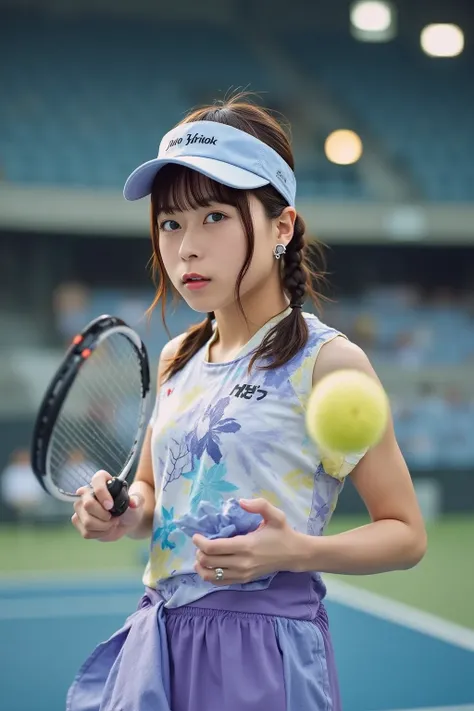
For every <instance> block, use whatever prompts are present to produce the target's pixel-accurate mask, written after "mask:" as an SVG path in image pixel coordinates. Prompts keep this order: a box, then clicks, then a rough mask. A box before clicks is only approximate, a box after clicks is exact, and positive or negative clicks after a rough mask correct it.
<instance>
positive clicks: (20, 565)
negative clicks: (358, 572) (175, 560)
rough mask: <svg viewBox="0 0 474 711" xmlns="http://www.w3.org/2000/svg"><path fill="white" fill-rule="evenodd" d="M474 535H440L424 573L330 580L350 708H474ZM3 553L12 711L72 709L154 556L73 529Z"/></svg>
mask: <svg viewBox="0 0 474 711" xmlns="http://www.w3.org/2000/svg"><path fill="white" fill-rule="evenodd" d="M353 523H355V521H352V520H351V521H349V520H345V519H343V520H342V521H339V523H337V522H336V523H335V524H334V527H333V530H336V527H337V526H339V527H341V528H346V527H347V526H348V525H349V524H351V525H352V524H353ZM71 528H72V527H71ZM472 528H473V523H472V522H469V523H468V522H467V521H462V520H457V519H453V520H449V519H447V520H446V521H444V522H442V523H439V524H437V525H436V526H435V527H433V528H432V529H431V536H430V538H431V546H430V551H429V553H428V555H427V556H426V561H424V562H423V564H422V565H421V566H420V567H419V569H415V570H413V571H408V572H406V573H393V574H392V573H390V574H388V575H386V576H374V577H371V578H366V579H364V580H361V579H357V580H355V581H349V582H350V583H351V584H348V579H347V578H345V579H344V580H343V581H341V579H340V578H337V579H335V578H332V577H330V578H327V584H328V590H329V595H328V602H327V606H328V611H329V615H330V620H331V626H332V632H333V638H334V644H335V648H336V655H337V659H338V664H339V670H340V678H341V686H342V694H343V703H344V705H343V708H344V711H408V710H409V711H411V710H412V709H418V710H421V709H423V711H428V710H429V711H433V710H434V709H436V710H437V711H438V710H439V711H441V710H442V711H474V620H473V607H474V605H473V600H474V596H473V595H472V578H473V576H472V572H470V571H471V568H470V567H469V560H470V558H469V555H470V553H469V549H470V546H471V543H470V542H472V540H473V536H472V533H473V530H472ZM71 534H72V535H71ZM15 541H16V543H15ZM456 541H457V545H455V542H456ZM0 544H1V545H0V563H1V569H2V571H3V572H4V573H5V572H6V571H10V572H9V574H8V575H4V577H3V578H2V579H1V581H0V668H1V669H2V691H3V702H2V709H5V711H43V709H44V710H45V711H62V710H63V709H64V697H65V692H66V689H67V687H68V685H69V683H70V681H71V679H72V678H73V676H74V674H75V672H76V670H77V668H78V666H79V665H80V664H81V662H82V661H83V660H84V658H85V657H86V656H87V654H88V653H89V651H90V650H91V649H92V647H93V646H94V645H95V644H96V643H97V642H99V641H101V640H102V639H104V638H105V637H107V636H108V635H109V634H110V633H111V632H113V631H114V630H115V629H116V628H117V627H119V626H120V625H121V624H122V622H123V620H124V618H125V617H126V616H127V615H128V614H130V613H131V612H132V611H133V610H134V609H135V606H136V603H137V600H138V598H139V597H140V595H141V591H142V589H141V586H140V570H141V562H140V560H139V558H140V556H141V555H142V551H143V549H142V547H141V544H138V545H137V542H136V541H124V544H125V545H124V546H116V545H113V546H103V545H101V544H97V545H96V544H95V543H91V542H90V541H82V540H81V539H80V538H79V537H77V536H75V535H74V532H73V531H71V532H70V530H69V528H65V529H59V530H56V531H55V532H51V531H47V530H41V529H40V530H38V531H37V532H36V533H35V534H34V535H33V532H29V533H28V532H25V531H23V532H22V533H21V534H20V535H18V534H13V533H12V534H11V535H10V536H9V535H8V533H7V531H6V529H4V531H3V532H2V533H1V535H0ZM72 565H74V570H71V566H72ZM120 565H121V566H122V570H121V571H120V570H119V567H120ZM127 565H128V567H126V566H127ZM449 565H451V567H449ZM35 568H36V570H37V572H36V573H35V574H34V573H33V569H35ZM94 568H95V570H94ZM443 572H444V573H445V574H446V576H444V575H443ZM400 581H401V582H400ZM353 582H355V583H356V585H355V586H354V585H353V584H352V583H353ZM361 585H363V586H364V587H361ZM384 586H385V588H384ZM370 587H372V589H368V588H370ZM374 589H375V590H377V589H378V590H379V591H380V590H381V589H384V590H385V594H384V595H381V594H379V592H377V593H375V592H374ZM389 589H392V590H393V592H394V596H395V599H394V596H392V599H389V598H388V590H389ZM429 591H431V593H430V594H429ZM417 593H418V595H419V598H418V599H417V597H416V595H417ZM397 598H398V599H397ZM404 598H405V599H408V600H409V601H410V604H409V605H407V604H406V602H404V601H401V600H404ZM422 602H424V604H422ZM427 610H429V611H427ZM443 610H444V611H445V613H446V614H442V611H443ZM433 612H435V613H436V614H433ZM448 618H451V619H448ZM196 709H197V711H201V710H200V709H199V705H197V706H196ZM203 711H204V710H203Z"/></svg>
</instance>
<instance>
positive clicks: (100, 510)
mask: <svg viewBox="0 0 474 711" xmlns="http://www.w3.org/2000/svg"><path fill="white" fill-rule="evenodd" d="M78 508H79V510H81V509H82V510H83V511H85V512H86V513H87V514H88V515H89V516H91V517H92V518H96V519H98V520H100V521H110V520H111V519H112V516H111V515H110V513H109V512H108V511H106V510H105V509H104V507H103V506H102V504H101V503H100V502H99V501H97V499H96V497H95V495H94V492H93V491H91V490H90V489H89V493H87V494H84V496H83V497H82V506H81V507H78Z"/></svg>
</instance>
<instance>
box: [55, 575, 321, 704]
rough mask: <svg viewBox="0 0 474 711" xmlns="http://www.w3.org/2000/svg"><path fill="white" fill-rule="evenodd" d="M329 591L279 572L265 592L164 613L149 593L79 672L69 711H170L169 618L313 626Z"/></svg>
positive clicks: (217, 596)
mask: <svg viewBox="0 0 474 711" xmlns="http://www.w3.org/2000/svg"><path fill="white" fill-rule="evenodd" d="M324 596H325V587H324V584H323V583H322V581H321V580H320V579H317V578H314V577H312V576H311V575H310V574H308V573H279V574H278V575H276V576H275V577H274V579H273V580H272V582H271V583H270V585H269V587H268V588H267V589H265V590H261V591H248V592H245V591H238V592H236V591H226V590H222V591H219V590H217V591H216V592H214V593H211V594H209V595H207V596H206V597H204V598H201V599H200V600H198V601H196V602H195V603H193V604H190V605H187V606H185V607H183V608H174V609H172V610H165V608H164V604H163V602H164V601H163V599H162V598H161V596H160V595H159V593H157V591H156V590H153V589H151V588H147V589H146V592H145V594H144V595H143V597H142V598H141V600H140V603H139V605H138V609H137V611H136V612H135V613H133V614H132V615H131V616H130V617H129V618H128V619H127V620H126V622H125V624H124V626H123V627H122V628H121V629H119V630H118V631H117V632H115V634H113V635H112V637H110V638H109V639H108V640H107V641H106V642H103V643H102V644H100V645H99V646H98V647H97V648H96V649H95V650H94V652H93V653H92V654H91V656H90V657H89V658H88V659H87V661H86V662H85V663H84V664H83V666H82V668H81V669H80V670H79V673H78V675H77V676H76V679H75V680H74V683H73V685H72V686H71V688H70V690H69V693H68V698H67V705H66V709H67V711H142V710H143V711H171V699H170V660H169V652H168V640H167V632H166V615H168V614H171V615H172V614H179V613H180V610H183V611H184V610H185V609H188V610H191V609H192V608H201V609H208V610H216V611H217V610H221V611H225V612H231V613H236V614H239V613H242V614H246V613H249V614H257V615H258V614H260V615H269V616H275V617H284V618H290V619H295V620H304V621H314V620H315V619H316V617H317V615H318V611H319V608H320V603H321V600H322V598H323V597H324Z"/></svg>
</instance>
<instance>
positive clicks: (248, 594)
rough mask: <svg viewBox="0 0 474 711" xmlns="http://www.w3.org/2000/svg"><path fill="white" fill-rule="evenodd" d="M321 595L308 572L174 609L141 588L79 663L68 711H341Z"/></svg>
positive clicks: (222, 592) (280, 576)
mask: <svg viewBox="0 0 474 711" xmlns="http://www.w3.org/2000/svg"><path fill="white" fill-rule="evenodd" d="M324 595H325V588H324V584H323V583H322V581H318V580H315V579H314V578H312V577H311V576H310V575H309V574H306V573H302V574H291V573H280V574H278V575H277V576H276V577H275V578H274V579H273V581H272V582H271V584H270V586H269V587H268V588H267V589H266V590H261V591H226V590H217V591H216V592H213V593H211V594H209V595H207V596H206V597H204V598H202V599H200V600H197V601H196V602H195V603H192V604H189V605H185V606H183V607H180V608H172V609H166V608H164V605H163V601H162V600H161V599H160V597H159V595H158V594H157V593H156V591H154V590H149V589H147V591H146V593H145V595H144V596H143V598H142V601H141V603H140V608H139V610H138V611H137V612H136V613H135V614H134V615H132V616H131V617H130V618H129V619H128V620H127V622H126V624H125V625H124V627H123V628H122V629H121V630H119V631H118V632H116V633H115V634H114V635H113V636H112V637H111V638H110V639H109V640H107V642H105V643H103V644H102V645H99V647H98V648H97V649H96V650H95V651H94V652H93V654H92V655H91V657H89V659H88V660H87V661H86V663H85V664H84V665H83V667H82V669H81V670H80V672H79V674H78V676H77V677H76V680H75V681H74V684H73V685H72V687H71V689H70V691H69V695H68V703H67V709H68V711H203V710H204V709H205V710H206V711H261V709H262V708H264V707H265V706H269V707H271V709H272V711H301V709H304V711H341V702H340V696H339V689H338V682H337V673H336V668H335V664H334V655H333V649H332V644H331V640H330V635H329V629H328V619H327V614H326V610H325V608H324V605H323V604H322V599H323V597H324Z"/></svg>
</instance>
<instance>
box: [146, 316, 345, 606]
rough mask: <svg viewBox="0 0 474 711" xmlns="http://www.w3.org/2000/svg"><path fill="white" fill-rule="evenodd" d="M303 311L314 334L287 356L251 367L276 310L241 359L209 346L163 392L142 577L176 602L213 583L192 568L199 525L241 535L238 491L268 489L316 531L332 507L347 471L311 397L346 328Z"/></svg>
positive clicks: (293, 518)
mask: <svg viewBox="0 0 474 711" xmlns="http://www.w3.org/2000/svg"><path fill="white" fill-rule="evenodd" d="M304 315H305V319H306V322H307V324H308V330H309V338H308V342H307V344H306V346H305V347H304V348H302V349H301V350H300V351H299V352H298V353H297V354H296V355H295V356H294V358H292V359H291V361H289V362H288V363H286V364H285V365H284V366H282V367H279V368H276V369H274V370H269V371H265V370H260V369H258V368H253V369H252V371H251V372H250V373H249V371H248V364H249V361H250V358H251V356H252V354H253V352H254V349H255V347H256V345H258V343H259V342H260V341H261V339H262V338H263V337H264V335H265V333H266V332H267V331H268V330H269V328H270V327H271V326H272V325H273V323H274V322H275V320H273V321H272V322H270V323H269V324H267V325H266V326H265V327H263V329H261V331H260V332H259V333H258V334H256V336H255V337H254V338H253V339H252V340H251V341H250V342H249V344H247V346H246V347H245V348H244V349H243V351H241V353H240V354H239V356H238V357H237V358H236V359H235V360H234V361H231V362H229V363H224V364H212V363H207V362H206V360H205V352H206V349H205V348H203V349H201V351H199V352H198V353H197V354H196V355H195V356H194V357H193V358H192V359H191V360H190V361H189V362H188V363H187V364H186V366H185V367H184V368H183V369H182V370H181V371H179V372H178V373H177V374H175V375H174V376H173V378H172V382H170V384H169V386H165V387H166V388H167V389H166V391H165V393H164V392H161V393H160V399H159V406H158V407H157V408H156V417H155V418H154V419H153V423H152V424H153V438H152V442H153V449H152V458H153V467H154V473H155V481H156V489H157V492H158V496H157V510H156V515H155V523H154V531H153V536H152V542H151V552H150V562H149V565H148V566H147V570H146V571H145V574H144V583H145V584H146V585H150V586H153V587H157V588H158V589H159V590H160V592H161V593H162V594H163V596H164V598H165V599H166V601H167V602H166V604H167V605H168V606H174V605H180V604H186V603H187V602H191V601H192V600H196V599H199V597H202V596H203V595H205V594H207V593H208V592H209V591H210V590H213V589H215V588H214V586H213V585H212V584H211V583H204V581H203V580H202V579H201V578H200V577H199V576H198V575H196V573H195V571H194V562H195V547H194V545H193V543H192V540H191V538H192V530H193V527H196V526H199V525H201V524H202V525H204V523H203V522H205V525H206V526H209V525H211V523H210V522H213V523H212V525H214V526H217V528H216V530H215V531H214V533H213V534H212V535H215V536H222V535H234V534H232V533H231V531H234V532H235V531H236V530H237V529H235V526H234V524H235V521H236V520H238V516H237V517H236V515H235V514H236V507H237V510H238V511H242V509H241V508H240V506H239V505H238V499H239V498H241V497H243V498H250V497H252V496H264V497H266V498H268V500H270V501H272V502H273V503H275V505H278V506H280V507H281V508H282V510H283V511H284V512H285V514H286V517H287V520H288V523H289V524H290V525H291V526H292V527H293V528H295V529H296V530H299V531H301V532H303V533H309V534H311V535H320V534H321V533H322V532H323V530H324V527H325V525H326V524H327V522H328V521H329V519H330V517H331V514H332V512H333V510H334V507H335V505H336V502H337V497H338V495H339V492H340V491H341V489H342V486H343V477H339V478H336V476H335V475H332V472H328V471H326V470H325V468H324V465H323V463H322V461H321V455H320V453H319V452H318V450H317V448H316V446H315V445H314V444H313V443H312V441H311V440H310V438H309V437H308V435H307V432H306V427H305V411H304V403H305V401H306V400H307V397H308V395H309V392H308V389H309V388H310V387H311V385H310V384H311V376H312V368H313V366H314V362H315V359H316V357H317V353H318V351H319V348H320V347H321V345H322V344H323V343H324V342H326V341H327V340H329V339H330V338H333V337H334V336H335V335H338V332H337V331H334V330H333V329H330V328H329V327H327V326H325V325H324V324H322V323H321V322H320V321H319V319H317V318H316V317H315V316H311V315H310V314H304ZM356 463H357V457H355V456H354V457H352V458H351V459H350V461H345V464H344V466H340V467H339V468H338V469H337V472H338V473H339V474H340V472H341V471H343V472H344V475H347V474H348V473H349V472H350V470H351V468H353V466H355V464H356ZM229 506H230V507H231V508H229ZM232 507H233V508H232ZM229 510H232V512H233V513H232V516H233V518H232V517H231V518H230V519H229V517H228V512H229ZM226 516H227V518H225V517H226ZM226 521H227V523H226ZM186 522H187V523H186ZM233 526H234V528H232V527H233ZM242 534H244V535H245V531H240V533H239V532H237V533H235V535H242ZM205 535H211V533H210V530H209V531H207V533H206V534H205ZM267 584H268V580H265V581H254V582H253V583H251V584H246V585H244V586H232V589H234V588H236V589H243V588H245V589H261V588H262V587H265V586H266V585H267Z"/></svg>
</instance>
